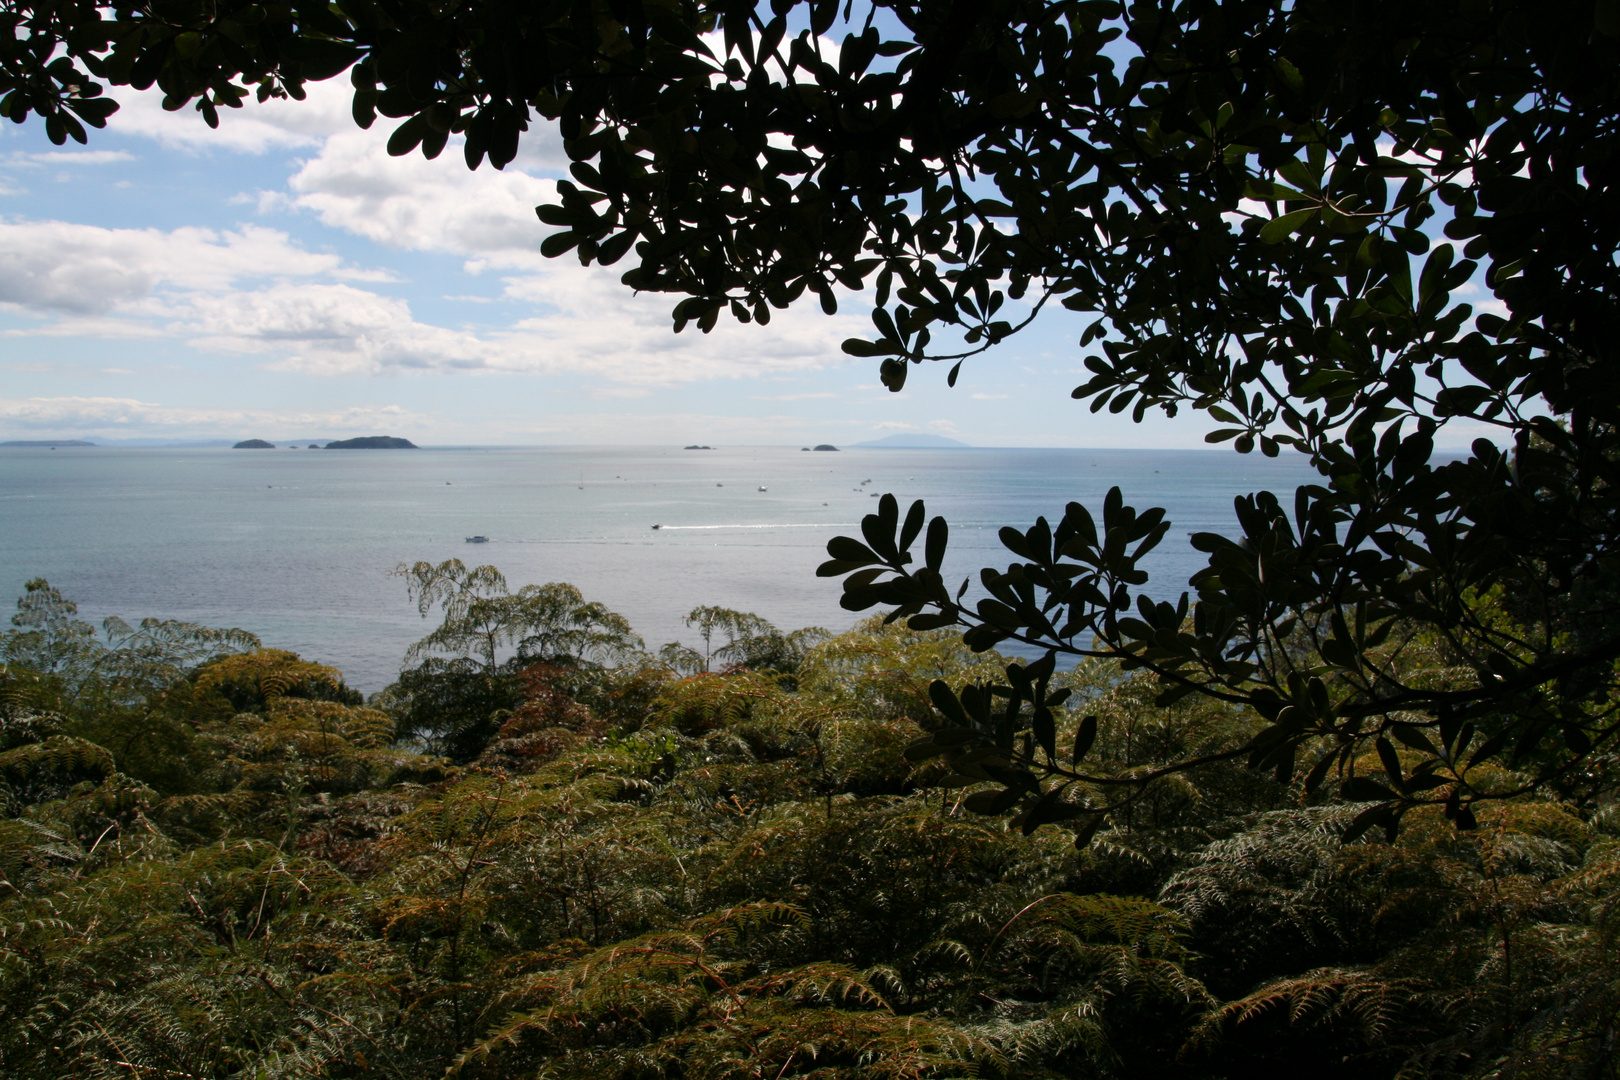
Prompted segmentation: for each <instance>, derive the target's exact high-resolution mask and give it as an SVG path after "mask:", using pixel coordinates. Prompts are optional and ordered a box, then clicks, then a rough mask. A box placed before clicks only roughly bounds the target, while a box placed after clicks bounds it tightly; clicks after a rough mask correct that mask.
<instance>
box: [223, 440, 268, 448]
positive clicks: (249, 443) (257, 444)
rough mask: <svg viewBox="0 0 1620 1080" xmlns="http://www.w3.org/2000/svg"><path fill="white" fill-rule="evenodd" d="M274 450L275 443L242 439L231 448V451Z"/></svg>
mask: <svg viewBox="0 0 1620 1080" xmlns="http://www.w3.org/2000/svg"><path fill="white" fill-rule="evenodd" d="M275 448H276V444H275V443H269V442H265V441H264V440H263V439H243V440H242V441H241V442H239V443H237V444H236V445H235V446H232V447H231V449H232V450H274V449H275Z"/></svg>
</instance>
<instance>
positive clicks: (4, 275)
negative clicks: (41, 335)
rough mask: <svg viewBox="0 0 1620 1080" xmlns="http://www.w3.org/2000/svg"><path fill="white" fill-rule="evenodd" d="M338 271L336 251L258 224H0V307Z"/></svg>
mask: <svg viewBox="0 0 1620 1080" xmlns="http://www.w3.org/2000/svg"><path fill="white" fill-rule="evenodd" d="M343 272H344V268H343V266H342V260H340V259H339V258H338V257H337V256H335V255H324V254H318V253H315V252H310V251H305V250H303V249H302V248H300V247H298V246H297V245H295V244H293V243H292V242H291V241H290V240H289V239H288V238H287V235H286V234H285V233H282V232H277V231H275V230H273V229H266V228H262V227H259V226H252V225H249V226H245V227H244V228H242V229H241V230H239V231H227V232H215V231H214V230H212V229H198V228H189V227H188V228H179V229H175V230H173V231H172V232H163V231H161V230H159V229H103V228H100V227H97V226H94V225H76V224H72V223H69V222H64V221H32V222H28V221H25V222H0V304H11V305H16V306H17V307H19V308H21V309H23V310H24V311H27V312H30V313H33V314H43V313H65V314H70V315H79V316H85V315H105V314H107V313H108V312H111V311H114V310H116V309H119V308H127V307H128V306H129V305H131V304H134V303H135V302H137V301H140V300H142V299H144V298H146V297H148V296H150V295H151V294H152V293H153V292H154V291H156V290H158V289H160V288H167V289H181V290H196V291H207V292H212V291H221V290H226V289H230V288H233V287H235V286H236V285H237V284H239V283H240V282H242V281H245V280H250V279H254V278H277V277H288V276H298V277H304V276H310V275H314V274H342V273H343Z"/></svg>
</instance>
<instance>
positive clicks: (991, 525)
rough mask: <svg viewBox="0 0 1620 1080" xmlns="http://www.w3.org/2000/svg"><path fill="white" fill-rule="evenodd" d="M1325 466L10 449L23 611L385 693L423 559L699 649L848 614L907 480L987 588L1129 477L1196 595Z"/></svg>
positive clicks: (6, 550) (847, 456)
mask: <svg viewBox="0 0 1620 1080" xmlns="http://www.w3.org/2000/svg"><path fill="white" fill-rule="evenodd" d="M1314 476H1315V474H1314V473H1313V472H1312V471H1311V470H1310V469H1309V467H1308V466H1307V465H1306V464H1305V462H1304V461H1303V459H1301V458H1299V457H1297V456H1284V457H1282V458H1279V459H1276V460H1268V459H1265V458H1262V457H1260V456H1259V455H1250V456H1248V457H1241V456H1239V455H1237V454H1235V453H1232V452H1231V451H1229V450H1207V451H1201V450H1193V451H1146V450H1027V449H1008V450H994V449H961V450H955V449H951V450H933V449H930V450H892V449H862V448H852V449H845V450H841V451H839V452H837V453H831V452H815V451H810V452H805V451H801V450H799V449H798V448H797V447H726V448H720V449H715V450H682V449H679V448H675V447H670V448H659V447H630V448H601V447H575V448H568V447H562V448H491V449H479V448H474V449H423V450H332V451H326V450H318V451H311V450H307V449H301V450H289V449H275V450H227V449H123V448H117V449H114V448H104V447H94V448H63V449H59V450H46V449H40V448H31V447H27V448H25V447H15V448H4V449H0V603H4V602H7V600H6V598H7V597H11V596H16V595H19V594H20V593H21V592H22V588H23V583H24V582H25V581H27V580H29V579H30V578H35V577H44V578H47V579H49V580H50V582H51V583H52V584H53V585H56V586H57V587H59V588H60V589H61V590H62V591H63V592H64V593H65V594H66V595H67V596H68V597H70V598H71V599H73V600H75V601H77V602H78V604H79V609H80V615H81V617H84V618H87V619H89V620H90V621H99V620H100V619H101V618H103V617H105V616H107V615H119V616H122V617H123V618H125V619H128V620H130V621H131V622H134V621H136V620H138V619H140V618H144V617H146V616H157V617H160V618H175V619H185V620H189V621H193V622H199V623H204V624H207V625H210V626H238V627H241V628H243V629H245V630H250V631H252V632H253V633H255V634H257V635H259V637H260V638H261V639H263V641H264V643H265V644H266V645H269V646H272V647H275V648H283V649H291V650H293V651H295V652H298V653H300V654H301V655H303V656H304V657H305V658H307V659H311V660H318V661H320V662H322V663H327V664H332V665H334V666H336V667H338V668H339V669H341V670H342V671H343V672H344V674H345V676H346V677H347V679H348V682H349V684H350V685H352V686H354V687H356V688H358V689H360V690H362V691H366V692H372V691H376V690H380V689H381V688H382V687H383V686H385V685H387V684H388V683H389V682H391V681H392V680H393V678H394V676H395V675H396V673H397V672H398V670H399V666H400V660H401V657H402V656H403V654H404V652H405V649H406V648H407V647H408V646H409V645H410V643H411V642H413V641H415V640H416V639H418V638H420V637H422V636H423V635H425V634H426V633H427V632H428V631H429V630H430V629H431V628H432V626H433V625H436V624H435V623H434V622H432V621H428V620H424V619H422V618H421V617H419V616H418V614H417V611H416V608H415V607H414V606H413V605H412V604H411V603H410V602H409V601H408V599H407V596H406V590H405V585H404V583H403V582H402V581H401V580H400V579H398V578H395V577H390V576H389V571H390V570H392V569H393V568H395V567H396V566H398V565H399V564H401V563H410V562H415V561H418V560H423V559H425V560H429V561H432V562H439V561H441V560H444V559H450V558H459V559H462V560H463V561H466V562H468V563H469V564H474V563H489V564H493V565H494V566H496V567H499V568H500V570H501V571H502V572H503V573H504V574H505V575H506V578H507V581H508V582H509V583H510V584H511V586H512V587H513V588H517V587H518V586H520V585H524V584H530V583H542V582H550V581H566V582H570V583H572V584H574V585H575V586H577V587H578V588H579V589H580V590H581V591H582V592H583V593H584V594H585V596H586V598H587V599H590V600H599V601H601V602H603V603H604V604H606V605H607V606H608V607H609V608H611V609H613V610H615V611H617V612H619V613H620V614H622V615H624V616H625V617H626V618H628V619H629V620H630V622H631V624H632V625H633V626H634V627H635V628H636V630H637V632H638V633H640V634H641V635H642V636H643V638H644V639H645V640H646V642H647V645H648V647H649V648H652V649H657V648H658V647H659V646H660V645H662V644H664V643H666V642H669V641H674V640H677V639H681V638H683V637H684V638H685V639H686V640H687V641H688V643H691V642H692V639H693V637H694V635H693V633H692V631H691V630H689V629H687V628H686V627H684V626H683V625H682V623H681V618H682V616H683V615H684V614H685V613H686V612H688V611H690V610H691V609H692V608H693V607H695V606H697V605H700V604H713V605H718V606H722V607H729V608H735V609H738V610H742V611H751V612H754V613H755V614H758V615H761V616H763V617H764V618H766V619H769V620H770V621H771V622H773V623H775V624H776V625H777V626H779V627H781V628H782V629H784V630H791V629H795V628H797V627H801V626H811V625H815V626H824V627H827V628H829V629H831V630H835V631H836V630H843V629H846V628H848V627H849V626H850V625H851V623H852V622H854V620H855V619H856V618H857V617H858V616H856V615H854V614H852V613H850V612H847V611H844V610H843V609H842V608H840V607H839V605H838V599H839V595H840V589H839V583H838V580H837V579H823V578H817V577H816V576H815V569H816V566H817V565H818V564H819V563H820V562H822V561H823V560H824V559H825V558H826V554H825V547H826V542H827V540H828V539H829V538H831V537H832V536H835V535H838V534H840V533H843V534H846V535H857V536H858V535H859V531H858V530H859V524H860V519H861V517H862V516H863V515H865V514H868V513H872V512H874V511H875V510H876V508H877V499H876V498H875V497H874V496H875V495H878V494H881V493H884V492H892V493H893V494H894V495H895V496H896V497H897V498H898V499H899V500H900V504H901V510H902V513H903V512H904V510H905V508H906V507H907V506H908V505H909V504H910V502H911V500H913V499H918V498H920V499H923V500H925V501H926V503H927V506H928V512H929V515H930V516H933V515H934V514H944V515H945V517H946V518H947V519H948V520H949V521H950V523H951V549H950V554H949V557H948V558H947V561H946V566H945V570H946V575H947V579H948V580H959V579H960V578H962V577H963V576H966V575H969V574H972V575H974V577H975V580H977V571H978V568H979V567H980V566H983V565H1005V564H1006V563H1007V562H1009V561H1012V559H1013V556H1012V555H1011V554H1010V553H1009V552H1007V551H1006V550H1005V549H1004V548H1002V547H1001V545H1000V542H999V540H998V539H997V531H998V529H999V528H1000V527H1001V526H1002V525H1007V524H1013V525H1017V526H1019V527H1021V528H1027V527H1028V526H1029V525H1030V524H1032V523H1033V522H1034V520H1035V518H1036V517H1037V516H1038V515H1045V516H1046V517H1047V519H1048V520H1049V521H1056V520H1057V518H1059V517H1061V516H1062V513H1063V507H1064V505H1065V504H1066V503H1067V502H1069V501H1071V500H1078V501H1080V502H1082V503H1084V504H1085V505H1087V506H1088V507H1089V508H1091V510H1092V512H1093V514H1094V515H1096V516H1097V517H1098V518H1099V519H1100V518H1101V507H1102V500H1103V497H1104V495H1105V494H1106V493H1107V491H1108V489H1109V488H1110V487H1113V486H1115V485H1117V486H1119V487H1120V488H1121V489H1122V490H1123V492H1124V495H1125V500H1126V502H1127V503H1130V504H1132V505H1135V506H1136V507H1137V508H1138V509H1146V508H1147V507H1150V506H1162V507H1164V508H1165V509H1166V510H1167V511H1168V516H1169V518H1170V520H1171V521H1172V522H1173V525H1172V528H1171V531H1170V533H1169V535H1168V536H1167V537H1166V539H1165V541H1164V543H1163V544H1162V545H1161V546H1160V547H1159V549H1158V550H1157V551H1156V552H1155V553H1154V554H1153V556H1152V557H1151V560H1152V561H1151V562H1150V563H1149V565H1148V569H1149V570H1150V571H1151V572H1152V574H1153V581H1152V583H1151V584H1150V585H1149V586H1148V588H1147V591H1148V592H1149V593H1150V595H1153V596H1154V597H1155V598H1158V599H1174V598H1175V597H1177V596H1179V595H1180V593H1181V592H1182V591H1183V590H1184V589H1185V588H1186V581H1187V578H1188V576H1189V575H1191V574H1192V573H1193V572H1195V571H1196V570H1197V569H1198V568H1199V567H1201V566H1202V565H1203V557H1202V556H1201V555H1199V554H1198V553H1197V552H1195V551H1193V550H1192V548H1191V547H1190V545H1189V544H1188V541H1187V538H1188V535H1189V534H1190V533H1193V532H1201V531H1231V530H1232V529H1233V528H1234V527H1235V523H1236V518H1235V516H1234V514H1233V510H1232V500H1233V498H1234V497H1235V496H1237V495H1241V494H1247V493H1249V492H1253V491H1258V490H1262V489H1266V490H1272V491H1276V492H1278V493H1279V494H1281V493H1284V492H1291V491H1292V490H1293V488H1294V487H1295V486H1296V485H1298V484H1301V483H1307V482H1311V480H1312V478H1313V477H1314ZM654 525H659V526H661V528H659V529H656V530H655V529H653V526H654ZM474 535H482V536H487V537H488V538H489V539H488V543H483V544H469V543H467V542H466V538H467V537H469V536H474ZM6 590H9V591H6Z"/></svg>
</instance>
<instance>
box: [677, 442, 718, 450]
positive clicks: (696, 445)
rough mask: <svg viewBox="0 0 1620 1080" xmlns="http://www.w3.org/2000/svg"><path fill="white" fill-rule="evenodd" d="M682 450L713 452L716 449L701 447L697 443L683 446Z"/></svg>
mask: <svg viewBox="0 0 1620 1080" xmlns="http://www.w3.org/2000/svg"><path fill="white" fill-rule="evenodd" d="M681 449H682V450H713V449H714V447H712V446H699V445H698V444H697V443H693V444H692V445H691V446H683V447H681Z"/></svg>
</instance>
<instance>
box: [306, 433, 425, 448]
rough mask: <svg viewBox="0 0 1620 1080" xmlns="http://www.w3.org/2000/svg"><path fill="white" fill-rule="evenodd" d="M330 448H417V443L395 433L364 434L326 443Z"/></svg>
mask: <svg viewBox="0 0 1620 1080" xmlns="http://www.w3.org/2000/svg"><path fill="white" fill-rule="evenodd" d="M326 448H327V449H328V450H416V449H418V447H417V445H416V444H415V443H413V442H411V440H409V439H400V438H396V437H394V436H393V435H363V436H361V437H360V438H358V439H339V440H338V441H337V442H329V443H327V444H326Z"/></svg>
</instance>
